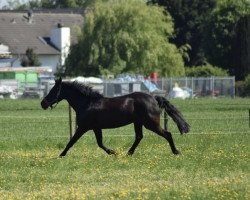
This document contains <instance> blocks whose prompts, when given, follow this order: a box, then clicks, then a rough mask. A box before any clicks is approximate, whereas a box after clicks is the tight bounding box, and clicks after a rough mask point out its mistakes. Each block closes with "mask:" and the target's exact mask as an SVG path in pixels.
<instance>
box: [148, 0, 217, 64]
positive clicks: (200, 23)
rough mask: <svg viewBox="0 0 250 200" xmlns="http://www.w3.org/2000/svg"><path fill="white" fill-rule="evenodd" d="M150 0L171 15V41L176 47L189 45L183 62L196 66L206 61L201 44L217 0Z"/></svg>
mask: <svg viewBox="0 0 250 200" xmlns="http://www.w3.org/2000/svg"><path fill="white" fill-rule="evenodd" d="M150 2H151V3H154V4H158V5H160V6H163V7H164V8H165V9H166V10H167V11H168V12H169V13H170V14H171V16H172V17H173V19H174V25H175V37H174V38H173V39H172V40H171V41H172V42H173V43H174V44H175V45H176V46H177V47H182V46H183V45H187V44H188V45H190V47H191V48H190V49H189V51H188V55H189V56H188V59H186V60H185V64H186V65H187V66H197V65H202V64H204V63H206V57H205V55H204V51H203V46H202V43H203V39H204V28H205V27H206V25H207V19H208V18H209V16H210V14H211V12H212V10H213V9H214V8H215V5H216V2H217V0H202V1H201V0H151V1H150ZM184 47H185V46H184Z"/></svg>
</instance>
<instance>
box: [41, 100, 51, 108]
mask: <svg viewBox="0 0 250 200" xmlns="http://www.w3.org/2000/svg"><path fill="white" fill-rule="evenodd" d="M49 106H50V105H49V103H48V101H46V99H43V100H42V101H41V107H42V108H43V109H44V110H46V109H47V108H48V107H49Z"/></svg>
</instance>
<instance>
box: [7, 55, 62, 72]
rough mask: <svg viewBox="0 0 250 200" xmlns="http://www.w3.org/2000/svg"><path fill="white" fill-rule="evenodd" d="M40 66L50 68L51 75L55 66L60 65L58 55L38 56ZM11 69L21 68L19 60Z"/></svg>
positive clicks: (54, 70)
mask: <svg viewBox="0 0 250 200" xmlns="http://www.w3.org/2000/svg"><path fill="white" fill-rule="evenodd" d="M38 59H39V61H40V62H41V66H46V67H51V68H52V70H53V73H55V72H56V69H57V66H59V64H60V55H38ZM12 67H21V58H19V59H16V60H15V61H14V62H13V64H12Z"/></svg>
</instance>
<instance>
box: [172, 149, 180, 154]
mask: <svg viewBox="0 0 250 200" xmlns="http://www.w3.org/2000/svg"><path fill="white" fill-rule="evenodd" d="M173 154H174V155H178V154H181V152H180V151H178V150H177V149H176V150H175V151H173Z"/></svg>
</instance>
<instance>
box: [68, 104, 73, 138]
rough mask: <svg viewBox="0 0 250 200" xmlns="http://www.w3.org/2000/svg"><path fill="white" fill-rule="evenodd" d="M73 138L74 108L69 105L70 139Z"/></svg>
mask: <svg viewBox="0 0 250 200" xmlns="http://www.w3.org/2000/svg"><path fill="white" fill-rule="evenodd" d="M72 136H73V125H72V108H71V106H70V105H69V138H70V139H71V138H72Z"/></svg>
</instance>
